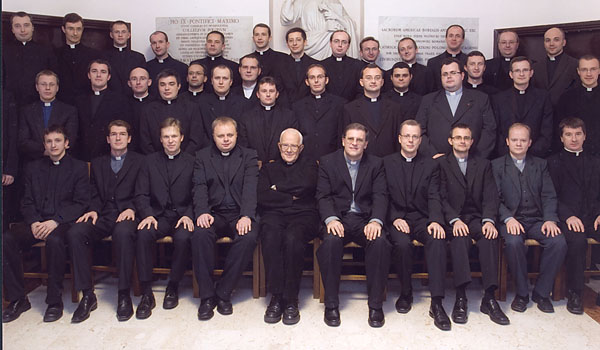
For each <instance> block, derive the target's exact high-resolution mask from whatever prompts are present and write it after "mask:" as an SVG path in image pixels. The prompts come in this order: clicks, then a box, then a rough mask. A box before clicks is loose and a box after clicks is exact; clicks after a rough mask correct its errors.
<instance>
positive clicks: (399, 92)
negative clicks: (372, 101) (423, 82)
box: [394, 89, 408, 97]
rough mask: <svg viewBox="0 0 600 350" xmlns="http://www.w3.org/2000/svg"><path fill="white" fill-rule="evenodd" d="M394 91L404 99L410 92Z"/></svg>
mask: <svg viewBox="0 0 600 350" xmlns="http://www.w3.org/2000/svg"><path fill="white" fill-rule="evenodd" d="M394 91H396V92H397V93H398V95H400V97H404V95H406V94H407V93H408V90H406V91H398V90H396V89H394Z"/></svg>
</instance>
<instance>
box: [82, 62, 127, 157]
mask: <svg viewBox="0 0 600 350" xmlns="http://www.w3.org/2000/svg"><path fill="white" fill-rule="evenodd" d="M110 72H111V67H110V64H109V63H108V62H107V61H105V60H102V59H96V60H93V61H92V62H90V65H89V69H88V78H89V82H88V83H89V84H90V85H91V88H90V87H88V88H87V89H86V90H84V91H87V92H86V93H83V94H82V95H80V96H79V97H78V98H77V114H78V116H79V144H78V145H77V149H76V150H75V154H78V155H79V159H81V160H84V161H90V160H92V159H93V158H96V157H99V156H101V155H104V154H106V153H108V151H109V147H108V144H107V143H106V135H107V134H108V129H107V128H108V123H110V122H111V121H113V120H116V119H120V120H125V121H127V122H129V121H130V120H131V109H130V108H129V103H128V102H127V99H126V98H125V96H123V94H119V93H117V92H114V91H112V90H110V89H109V88H108V81H109V80H110V78H111V74H110Z"/></svg>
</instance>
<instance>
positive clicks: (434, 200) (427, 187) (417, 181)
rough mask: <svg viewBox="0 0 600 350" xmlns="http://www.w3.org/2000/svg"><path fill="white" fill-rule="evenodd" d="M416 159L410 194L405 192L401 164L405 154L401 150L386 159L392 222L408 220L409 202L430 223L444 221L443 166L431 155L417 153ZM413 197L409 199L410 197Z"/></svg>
mask: <svg viewBox="0 0 600 350" xmlns="http://www.w3.org/2000/svg"><path fill="white" fill-rule="evenodd" d="M412 161H413V162H414V169H413V176H412V183H411V193H412V197H410V194H409V193H406V189H405V183H404V182H405V181H407V179H406V178H404V176H402V169H401V168H400V164H401V163H404V162H405V160H404V157H402V155H401V154H400V153H399V152H398V153H394V154H390V155H389V156H387V157H385V158H384V159H383V164H384V167H385V177H386V182H387V187H388V190H389V193H390V205H389V211H388V219H389V222H390V223H392V222H394V220H396V219H399V218H400V219H406V216H407V214H408V208H407V207H406V204H405V203H407V202H411V203H412V205H413V206H414V207H415V209H416V210H417V211H418V212H419V214H421V216H422V217H424V218H427V219H428V222H437V223H440V224H441V223H443V222H444V215H443V213H442V203H441V200H440V167H439V164H438V162H437V161H436V160H434V159H431V158H430V157H428V156H425V155H421V154H419V153H418V154H417V156H416V157H415V158H414V159H413V160H412ZM408 197H410V198H408Z"/></svg>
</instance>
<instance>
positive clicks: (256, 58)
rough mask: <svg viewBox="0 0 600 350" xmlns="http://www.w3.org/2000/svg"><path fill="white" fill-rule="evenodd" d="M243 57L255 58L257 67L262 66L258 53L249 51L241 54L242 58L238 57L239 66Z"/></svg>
mask: <svg viewBox="0 0 600 350" xmlns="http://www.w3.org/2000/svg"><path fill="white" fill-rule="evenodd" d="M245 58H251V59H253V60H256V62H258V68H262V64H260V59H258V55H257V54H255V53H254V52H251V53H249V54H247V55H244V56H242V58H240V63H239V64H238V65H239V66H240V67H241V66H242V60H243V59H245Z"/></svg>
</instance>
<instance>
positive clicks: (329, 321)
mask: <svg viewBox="0 0 600 350" xmlns="http://www.w3.org/2000/svg"><path fill="white" fill-rule="evenodd" d="M323 320H324V321H325V324H326V325H328V326H329V327H337V326H339V325H340V323H342V321H341V320H340V309H338V308H337V307H334V308H331V309H330V308H327V307H326V308H325V314H324V315H323Z"/></svg>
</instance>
